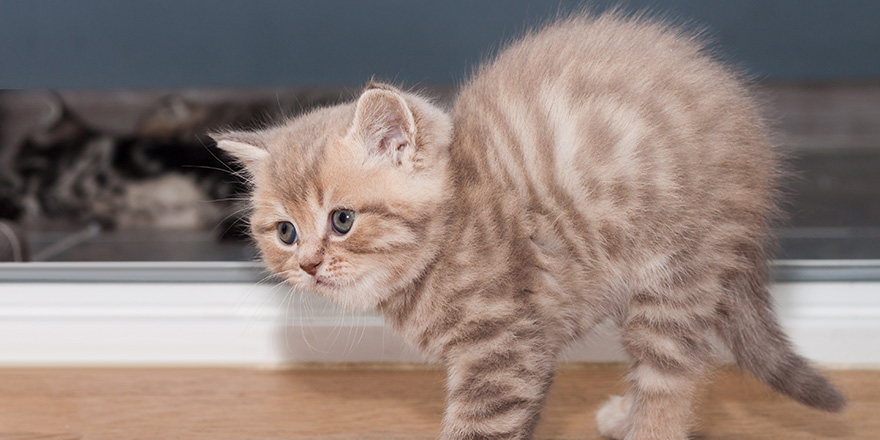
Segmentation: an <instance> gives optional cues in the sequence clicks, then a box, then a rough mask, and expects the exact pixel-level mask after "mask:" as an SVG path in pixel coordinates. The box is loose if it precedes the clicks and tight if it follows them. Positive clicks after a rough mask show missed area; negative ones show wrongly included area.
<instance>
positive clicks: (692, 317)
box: [598, 292, 714, 440]
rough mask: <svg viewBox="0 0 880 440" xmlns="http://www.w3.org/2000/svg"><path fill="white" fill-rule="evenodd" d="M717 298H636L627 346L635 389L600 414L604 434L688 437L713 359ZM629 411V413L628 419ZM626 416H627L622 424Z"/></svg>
mask: <svg viewBox="0 0 880 440" xmlns="http://www.w3.org/2000/svg"><path fill="white" fill-rule="evenodd" d="M693 293H696V292H693ZM713 307H714V306H713V303H712V296H711V295H706V294H705V292H704V293H703V294H698V295H697V296H688V297H687V298H685V297H683V296H682V293H680V292H676V293H672V292H668V293H667V294H656V293H653V292H650V293H649V292H642V293H639V294H637V295H635V296H634V297H633V300H632V301H631V302H630V305H629V310H628V313H627V318H626V320H625V321H624V323H623V328H622V330H623V339H622V341H623V345H624V347H626V350H627V352H628V353H629V354H630V355H631V356H632V357H633V363H632V366H631V368H630V373H629V381H630V390H629V392H628V393H627V395H626V396H625V397H623V398H621V399H620V400H616V399H613V400H611V401H609V402H608V403H607V404H606V406H605V407H603V408H602V410H601V411H600V414H599V415H598V416H599V417H600V418H602V420H600V421H599V422H600V425H599V426H600V427H603V428H604V429H605V431H606V432H603V435H607V436H610V437H612V438H613V437H616V438H621V435H623V434H624V433H625V436H623V437H622V438H623V439H625V440H661V439H662V440H685V439H686V438H687V435H688V430H689V428H690V422H691V406H692V401H693V399H694V394H695V393H696V390H697V387H698V385H699V383H700V382H701V380H702V378H703V376H704V375H705V373H706V371H707V370H708V369H709V367H710V365H711V363H712V361H713V359H714V358H713V348H712V342H711V339H710V338H711V337H710V335H711V331H712V330H711V328H712V320H711V318H709V317H708V316H711V313H701V312H702V311H708V310H711V309H712V308H713ZM624 411H625V417H624ZM621 420H625V422H622V421H621Z"/></svg>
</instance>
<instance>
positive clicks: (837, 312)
mask: <svg viewBox="0 0 880 440" xmlns="http://www.w3.org/2000/svg"><path fill="white" fill-rule="evenodd" d="M773 294H774V296H775V300H776V302H777V305H778V307H777V309H778V311H779V314H780V317H781V319H782V323H783V325H784V326H785V327H786V328H787V330H788V332H789V334H790V335H791V337H792V339H793V341H794V342H795V344H796V345H797V346H798V348H799V349H800V350H801V352H802V353H803V354H805V355H807V356H808V357H810V358H811V359H814V360H816V361H818V362H820V363H822V364H824V365H829V366H854V367H873V366H878V365H880V346H878V344H877V342H876V341H878V340H880V282H792V283H779V284H776V285H775V286H774V288H773ZM598 333H599V334H597V335H594V336H593V337H591V338H590V339H589V340H587V341H583V342H581V343H578V344H575V345H574V346H573V347H572V348H571V349H570V350H569V351H568V352H567V353H566V354H565V356H563V360H566V361H592V362H616V361H623V360H625V356H624V354H623V351H622V350H621V348H620V346H619V345H618V344H617V343H616V342H615V339H616V330H615V329H613V328H603V329H600V330H599V332H598ZM424 360H425V359H424V358H422V357H421V356H420V355H419V354H418V353H416V352H415V350H413V349H411V348H410V347H409V346H408V345H407V344H405V343H404V342H402V341H401V340H400V339H399V338H398V337H397V336H395V335H394V334H392V333H391V332H390V331H389V330H388V329H386V328H385V327H384V326H383V324H382V319H381V318H380V317H379V316H377V315H375V314H352V313H350V312H348V313H346V312H341V311H339V310H337V309H336V308H334V307H332V306H331V305H329V304H327V303H326V302H324V301H322V300H320V299H319V298H316V297H313V296H311V295H308V294H302V293H297V292H290V291H289V289H288V288H287V287H284V286H266V285H253V284H248V283H234V282H233V283H231V282H223V283H193V282H182V283H156V282H152V283H151V282H129V283H126V282H98V283H89V282H5V283H0V366H22V365H49V366H56V365H263V366H277V365H281V364H285V363H295V362H418V361H424Z"/></svg>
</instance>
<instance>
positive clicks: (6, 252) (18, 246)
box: [0, 220, 29, 263]
mask: <svg viewBox="0 0 880 440" xmlns="http://www.w3.org/2000/svg"><path fill="white" fill-rule="evenodd" d="M28 260H29V255H28V244H27V240H26V239H25V236H24V234H22V232H21V228H19V227H18V226H16V225H15V224H13V223H10V222H6V221H3V220H0V263H2V262H10V261H14V262H24V261H28Z"/></svg>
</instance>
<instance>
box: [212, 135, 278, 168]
mask: <svg viewBox="0 0 880 440" xmlns="http://www.w3.org/2000/svg"><path fill="white" fill-rule="evenodd" d="M210 136H211V138H212V139H214V141H216V142H217V147H219V148H220V149H221V150H223V151H225V152H227V153H229V154H231V155H232V157H234V158H235V159H236V160H238V161H239V162H241V163H242V164H243V165H244V166H245V168H247V169H248V170H250V171H253V170H254V168H256V167H258V166H260V164H262V163H263V162H265V161H266V159H267V158H268V157H269V152H268V151H267V150H266V135H265V133H260V132H253V131H225V132H218V133H211V134H210Z"/></svg>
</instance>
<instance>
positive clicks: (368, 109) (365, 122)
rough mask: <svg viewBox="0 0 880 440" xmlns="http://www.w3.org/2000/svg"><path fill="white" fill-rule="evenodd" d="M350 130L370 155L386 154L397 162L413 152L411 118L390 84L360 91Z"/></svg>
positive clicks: (408, 156)
mask: <svg viewBox="0 0 880 440" xmlns="http://www.w3.org/2000/svg"><path fill="white" fill-rule="evenodd" d="M352 130H353V131H354V133H356V134H357V135H358V138H359V139H360V140H361V141H362V142H363V143H364V145H365V146H366V148H367V149H368V153H369V154H370V155H371V156H377V157H387V158H389V159H390V160H391V161H392V162H393V163H394V164H396V165H401V164H403V163H405V162H406V161H407V160H409V159H411V158H412V155H413V154H414V153H415V147H416V146H415V140H416V122H415V118H414V117H413V114H412V111H411V110H410V108H409V106H408V105H407V103H406V100H404V99H403V96H401V95H400V94H399V93H397V92H396V91H395V90H394V89H393V88H384V87H383V88H369V89H367V90H366V91H365V92H364V93H363V94H362V95H361V97H360V98H359V99H358V102H357V109H356V110H355V116H354V125H353V126H352Z"/></svg>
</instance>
